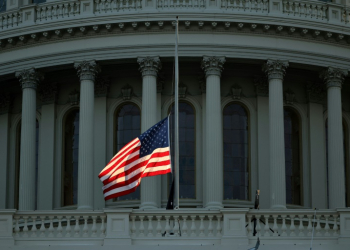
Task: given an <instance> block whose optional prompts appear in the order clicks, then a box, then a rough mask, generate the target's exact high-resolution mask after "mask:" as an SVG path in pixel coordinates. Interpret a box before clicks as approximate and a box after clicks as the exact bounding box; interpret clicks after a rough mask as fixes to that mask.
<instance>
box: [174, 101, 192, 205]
mask: <svg viewBox="0 0 350 250" xmlns="http://www.w3.org/2000/svg"><path fill="white" fill-rule="evenodd" d="M170 108H171V117H170V133H171V135H170V136H171V138H170V144H171V145H170V148H174V146H175V145H174V143H175V141H174V140H173V138H174V136H175V130H174V122H175V120H174V112H173V111H174V104H173V105H172V106H171V107H170ZM195 118H196V117H195V111H194V108H193V107H192V105H191V104H189V103H187V102H179V168H180V171H179V183H180V188H179V189H180V194H179V196H180V199H196V148H195V144H196V133H195V131H196V130H195V126H196V122H195ZM171 151H172V152H171V157H172V159H174V151H173V150H171ZM170 180H171V178H170V175H169V179H168V192H169V191H170V187H171V181H170Z"/></svg>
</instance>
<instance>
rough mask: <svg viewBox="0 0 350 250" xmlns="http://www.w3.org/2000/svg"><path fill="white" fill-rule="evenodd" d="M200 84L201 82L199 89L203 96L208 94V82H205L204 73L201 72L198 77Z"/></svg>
mask: <svg viewBox="0 0 350 250" xmlns="http://www.w3.org/2000/svg"><path fill="white" fill-rule="evenodd" d="M198 82H199V89H200V90H201V92H202V94H203V93H206V92H207V82H206V80H205V77H204V75H203V73H202V72H201V73H200V74H199V75H198Z"/></svg>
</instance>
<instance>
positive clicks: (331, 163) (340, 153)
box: [320, 67, 348, 208]
mask: <svg viewBox="0 0 350 250" xmlns="http://www.w3.org/2000/svg"><path fill="white" fill-rule="evenodd" d="M347 74H348V72H347V70H343V69H338V68H333V67H329V68H328V69H326V70H325V71H323V72H322V73H321V74H320V77H321V78H322V79H323V80H324V81H325V84H326V87H327V110H328V120H327V122H328V187H329V188H328V190H329V195H328V197H329V208H343V207H345V181H344V175H345V169H344V146H343V125H342V122H343V117H342V105H341V87H342V84H343V82H344V78H345V76H346V75H347Z"/></svg>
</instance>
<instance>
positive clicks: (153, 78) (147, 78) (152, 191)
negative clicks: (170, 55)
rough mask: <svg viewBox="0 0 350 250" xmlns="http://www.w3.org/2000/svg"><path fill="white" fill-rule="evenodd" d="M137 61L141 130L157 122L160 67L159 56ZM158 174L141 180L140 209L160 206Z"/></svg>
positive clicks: (142, 58) (141, 58) (140, 58)
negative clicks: (140, 101)
mask: <svg viewBox="0 0 350 250" xmlns="http://www.w3.org/2000/svg"><path fill="white" fill-rule="evenodd" d="M137 62H138V63H139V65H140V68H139V69H140V71H141V73H142V109H141V130H142V131H141V132H142V133H143V132H145V131H146V130H147V129H149V128H150V127H152V126H153V125H154V124H156V123H157V74H158V71H159V70H160V69H161V67H162V65H161V61H160V59H159V57H139V58H138V59H137ZM159 188H160V176H154V177H148V178H144V179H142V182H141V205H140V208H142V209H153V208H158V207H160V192H159Z"/></svg>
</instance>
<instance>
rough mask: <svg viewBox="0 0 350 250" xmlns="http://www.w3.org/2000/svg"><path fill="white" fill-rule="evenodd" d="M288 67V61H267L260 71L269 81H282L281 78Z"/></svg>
mask: <svg viewBox="0 0 350 250" xmlns="http://www.w3.org/2000/svg"><path fill="white" fill-rule="evenodd" d="M288 66H289V63H288V61H281V60H271V59H268V60H267V62H266V63H265V64H264V65H263V67H262V70H263V71H264V72H265V73H266V75H267V76H268V78H269V80H271V79H280V80H283V77H284V75H285V74H286V69H287V67H288Z"/></svg>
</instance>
